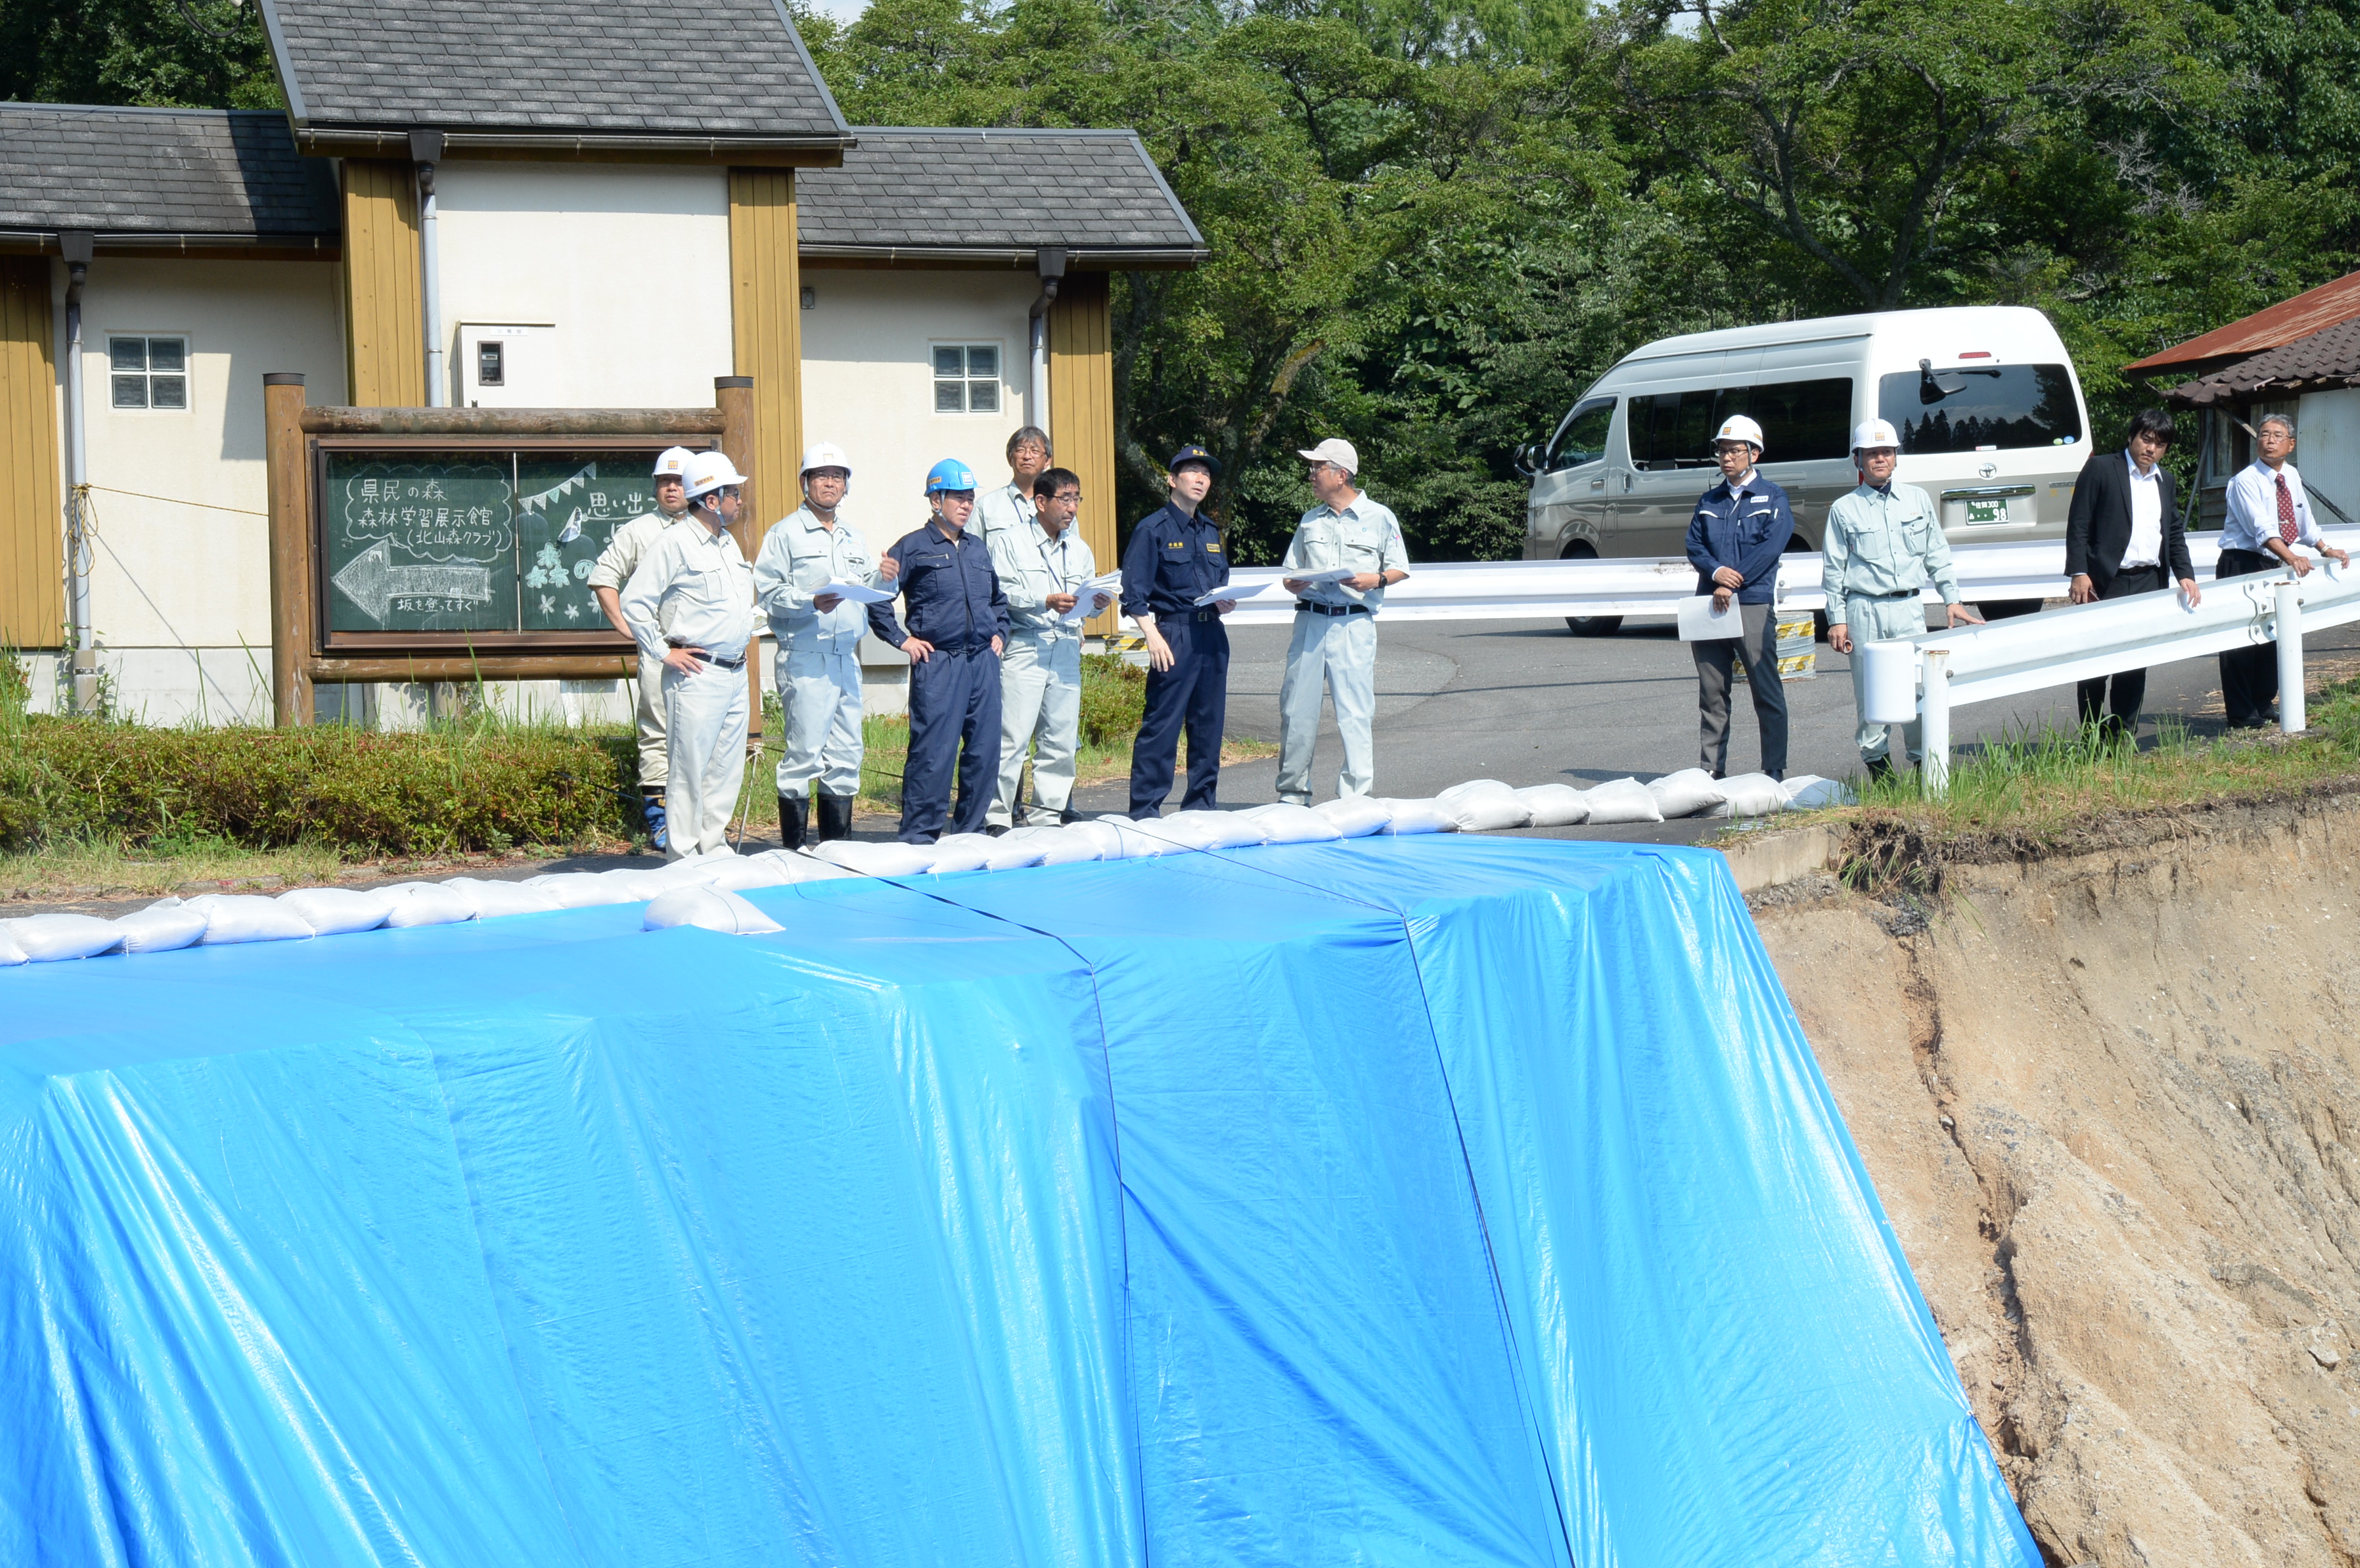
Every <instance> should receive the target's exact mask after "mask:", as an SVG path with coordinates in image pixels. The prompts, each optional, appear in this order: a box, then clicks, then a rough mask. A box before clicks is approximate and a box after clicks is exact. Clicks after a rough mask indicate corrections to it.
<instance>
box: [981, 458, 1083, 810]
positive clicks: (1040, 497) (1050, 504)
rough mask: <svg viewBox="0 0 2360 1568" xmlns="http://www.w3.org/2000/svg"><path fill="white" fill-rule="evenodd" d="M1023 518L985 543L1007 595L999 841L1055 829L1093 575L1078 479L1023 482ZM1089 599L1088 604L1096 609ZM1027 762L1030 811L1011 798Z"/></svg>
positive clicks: (1078, 716) (1078, 717)
mask: <svg viewBox="0 0 2360 1568" xmlns="http://www.w3.org/2000/svg"><path fill="white" fill-rule="evenodd" d="M1033 491H1034V496H1033V503H1034V504H1033V511H1032V517H1030V518H1029V519H1028V520H1026V521H1025V522H1024V523H1023V524H1022V526H1021V527H1003V528H1000V530H999V531H997V532H995V533H993V534H992V535H991V536H990V549H991V565H992V570H993V571H994V572H997V573H999V576H1000V591H1001V592H1002V593H1006V594H1007V595H1008V623H1009V630H1008V651H1007V652H1006V653H1004V654H1002V655H1001V656H1000V789H999V792H998V793H997V794H996V795H994V796H993V797H992V801H991V812H990V815H989V817H988V818H987V819H986V820H987V822H988V823H989V831H990V832H992V833H1005V832H1007V831H1008V830H1009V829H1010V828H1011V827H1014V826H1019V825H1022V824H1019V823H1018V822H1017V821H1016V819H1017V817H1018V816H1019V815H1020V814H1021V815H1022V816H1023V817H1024V818H1025V821H1026V822H1028V823H1029V822H1036V821H1038V822H1064V821H1065V818H1066V817H1067V815H1068V814H1069V811H1070V808H1071V806H1072V805H1073V800H1074V753H1075V751H1076V749H1077V747H1078V746H1079V744H1080V741H1081V724H1082V622H1081V620H1080V619H1079V618H1074V619H1068V618H1067V615H1068V612H1071V611H1080V612H1082V614H1083V615H1087V614H1088V613H1089V611H1088V606H1087V605H1085V604H1083V603H1082V596H1083V595H1084V594H1087V593H1090V592H1091V590H1090V580H1091V579H1092V578H1094V577H1096V576H1097V575H1098V561H1096V559H1095V558H1093V557H1092V556H1091V554H1090V547H1089V546H1088V545H1087V544H1085V543H1083V542H1082V534H1081V530H1080V529H1079V528H1076V527H1075V526H1074V520H1075V518H1076V517H1078V516H1079V515H1080V513H1081V509H1082V480H1081V475H1079V474H1076V473H1074V472H1073V471H1072V470H1071V469H1065V468H1052V469H1049V470H1046V471H1045V472H1043V474H1041V475H1040V476H1039V477H1038V478H1036V479H1035V480H1034V481H1033ZM1099 602H1100V601H1098V599H1096V598H1093V600H1092V603H1099ZM1036 737H1037V738H1038V739H1039V742H1040V750H1039V754H1038V755H1037V756H1035V757H1033V758H1032V808H1031V809H1029V810H1028V809H1026V808H1025V807H1024V806H1023V803H1022V801H1020V800H1018V799H1017V798H1016V797H1017V793H1018V791H1019V790H1020V789H1022V788H1023V784H1024V754H1025V753H1026V752H1027V751H1030V750H1032V746H1033V742H1034V739H1035V738H1036Z"/></svg>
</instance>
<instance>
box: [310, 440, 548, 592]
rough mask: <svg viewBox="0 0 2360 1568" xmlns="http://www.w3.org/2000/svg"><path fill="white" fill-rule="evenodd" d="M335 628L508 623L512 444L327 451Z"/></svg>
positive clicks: (326, 512)
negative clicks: (499, 448)
mask: <svg viewBox="0 0 2360 1568" xmlns="http://www.w3.org/2000/svg"><path fill="white" fill-rule="evenodd" d="M322 488H323V490H324V491H325V494H324V495H322V498H321V499H322V544H323V546H324V548H325V557H326V559H325V564H326V567H327V580H328V582H327V586H328V626H329V629H330V630H331V631H354V632H378V631H404V632H471V631H512V630H514V629H515V628H516V625H517V575H518V573H517V530H516V521H517V518H516V463H515V460H514V458H513V457H512V456H511V455H510V454H508V453H507V452H399V453H391V454H374V453H373V454H364V453H358V452H354V453H344V452H332V453H330V454H329V455H328V460H327V474H326V480H325V483H324V485H323V486H322Z"/></svg>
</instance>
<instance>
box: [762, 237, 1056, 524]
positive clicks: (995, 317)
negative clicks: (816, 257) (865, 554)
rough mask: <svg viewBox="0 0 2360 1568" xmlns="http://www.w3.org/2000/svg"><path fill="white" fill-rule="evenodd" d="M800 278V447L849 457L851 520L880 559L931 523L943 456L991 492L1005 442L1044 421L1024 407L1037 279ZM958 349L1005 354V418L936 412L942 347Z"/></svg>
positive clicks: (826, 272) (895, 273) (885, 273)
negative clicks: (1029, 315)
mask: <svg viewBox="0 0 2360 1568" xmlns="http://www.w3.org/2000/svg"><path fill="white" fill-rule="evenodd" d="M803 285H804V287H806V288H808V289H811V291H812V308H811V309H810V310H805V311H804V312H803V441H804V442H805V443H806V444H809V443H810V442H813V441H834V442H835V443H836V445H838V446H840V447H842V448H844V451H845V455H847V457H849V458H850V459H851V460H852V490H851V493H850V495H847V497H846V500H845V506H844V512H845V516H846V517H847V519H849V520H850V521H851V522H853V523H854V524H855V525H856V526H858V528H860V530H861V532H862V533H863V534H864V535H865V536H866V537H867V539H869V543H870V544H871V545H872V546H873V547H875V548H876V549H878V550H883V549H885V548H886V547H887V546H889V545H890V544H891V543H892V542H893V541H894V540H895V539H900V538H901V536H902V535H903V534H905V533H908V532H909V531H910V530H911V529H912V528H917V527H919V526H920V525H922V524H923V522H924V521H925V519H926V502H925V496H924V494H923V492H924V489H925V481H926V470H928V469H929V468H932V467H933V466H934V464H935V463H939V462H941V461H942V460H943V459H944V458H946V457H956V458H958V459H961V460H962V461H964V462H965V463H967V466H968V467H970V468H972V469H974V470H975V472H976V476H977V478H978V480H979V481H981V483H982V485H983V486H984V487H985V488H986V489H990V488H994V487H997V486H999V485H1005V484H1007V483H1008V458H1007V450H1008V438H1009V437H1010V436H1011V435H1013V434H1014V433H1015V432H1016V430H1017V429H1018V427H1020V426H1022V425H1025V424H1031V423H1037V422H1038V421H1037V420H1036V419H1033V418H1032V415H1031V413H1030V411H1029V410H1028V409H1027V408H1026V407H1025V402H1026V397H1027V394H1028V391H1029V385H1028V384H1029V382H1030V380H1031V374H1032V373H1031V369H1030V363H1031V362H1030V359H1029V357H1028V350H1027V346H1026V336H1025V334H1026V331H1027V321H1026V312H1027V310H1030V309H1031V307H1032V299H1033V296H1034V295H1036V294H1038V293H1039V292H1040V283H1039V281H1038V280H1037V279H1035V278H1032V276H1031V275H1029V274H1025V273H1014V272H920V271H915V270H910V271H901V270H895V269H891V268H874V269H853V268H836V267H806V268H804V269H803ZM936 343H997V344H999V345H1000V412H998V413H996V414H937V413H935V412H934V345H935V344H936ZM783 515H784V512H783V511H782V512H781V516H783ZM767 520H768V521H776V519H775V518H771V519H767Z"/></svg>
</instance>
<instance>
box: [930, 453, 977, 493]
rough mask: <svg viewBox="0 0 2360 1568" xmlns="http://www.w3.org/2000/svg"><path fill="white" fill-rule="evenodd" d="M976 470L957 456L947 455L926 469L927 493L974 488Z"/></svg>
mask: <svg viewBox="0 0 2360 1568" xmlns="http://www.w3.org/2000/svg"><path fill="white" fill-rule="evenodd" d="M974 488H975V470H974V469H972V468H969V467H968V466H967V464H966V463H961V462H960V461H959V460H958V459H957V458H956V457H946V458H945V459H943V460H942V461H941V462H940V463H936V464H934V466H933V467H932V468H929V469H928V470H926V494H927V495H938V494H940V493H941V492H943V491H945V490H972V489H974Z"/></svg>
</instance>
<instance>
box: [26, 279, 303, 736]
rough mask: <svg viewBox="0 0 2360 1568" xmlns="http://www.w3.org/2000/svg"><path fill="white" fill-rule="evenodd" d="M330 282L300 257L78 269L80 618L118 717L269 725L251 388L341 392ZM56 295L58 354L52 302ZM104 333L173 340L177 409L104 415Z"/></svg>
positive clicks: (261, 490)
mask: <svg viewBox="0 0 2360 1568" xmlns="http://www.w3.org/2000/svg"><path fill="white" fill-rule="evenodd" d="M336 277H337V274H336V267H334V265H333V263H323V262H310V261H201V260H179V259H170V260H125V259H120V258H115V257H111V256H104V255H101V256H99V257H98V259H97V261H96V263H95V264H94V265H93V267H91V271H90V280H89V283H88V284H87V286H86V287H85V288H84V289H83V292H82V343H83V355H84V357H83V376H84V380H85V386H86V392H85V405H86V418H87V419H88V421H89V424H88V432H89V433H88V446H89V453H90V481H91V485H92V486H93V494H92V496H91V501H92V506H93V512H94V513H95V515H96V522H97V528H96V534H97V544H96V546H95V548H94V550H93V565H92V571H91V620H92V624H93V626H94V627H95V629H96V632H97V637H98V643H99V646H100V649H101V655H100V661H99V662H100V668H101V669H102V670H104V672H105V673H106V675H107V676H108V677H109V679H110V680H111V681H112V682H113V685H114V688H115V701H116V703H117V706H118V709H119V710H120V711H121V712H123V713H126V714H128V715H130V716H132V717H136V718H139V719H142V720H144V721H146V722H147V723H150V724H179V723H182V722H186V721H189V720H201V721H209V722H212V723H216V724H218V723H224V722H228V721H231V720H241V719H242V720H249V721H256V722H260V723H268V722H269V717H270V697H269V691H270V681H269V671H270V560H269V546H268V534H269V530H268V520H267V518H266V517H265V516H264V508H265V506H266V504H267V502H268V481H267V479H266V477H265V474H264V465H263V428H262V377H263V376H264V374H265V373H267V372H270V371H281V370H291V371H299V372H301V373H302V374H303V375H305V376H308V377H309V378H310V387H311V396H312V397H314V398H316V399H319V400H322V401H327V400H333V399H340V398H341V397H343V396H344V334H343V327H342V317H341V315H340V313H339V306H338V303H337V296H336ZM57 299H58V314H57V323H58V331H59V333H60V338H59V341H60V343H63V341H64V339H63V331H64V296H63V292H62V289H60V292H59V294H58V296H57ZM118 333H124V334H128V333H137V334H141V335H147V334H166V333H171V334H179V335H182V336H185V337H186V338H187V339H188V340H189V407H188V408H187V409H186V410H164V409H145V410H137V411H133V410H118V409H116V408H113V407H111V399H110V397H109V382H108V365H107V339H108V337H109V336H110V335H113V334H118ZM59 429H60V432H61V433H62V432H63V431H64V430H65V423H64V419H63V410H62V409H61V410H60V423H59ZM63 472H64V470H63V468H62V466H61V467H60V473H61V474H62V473H63Z"/></svg>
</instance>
